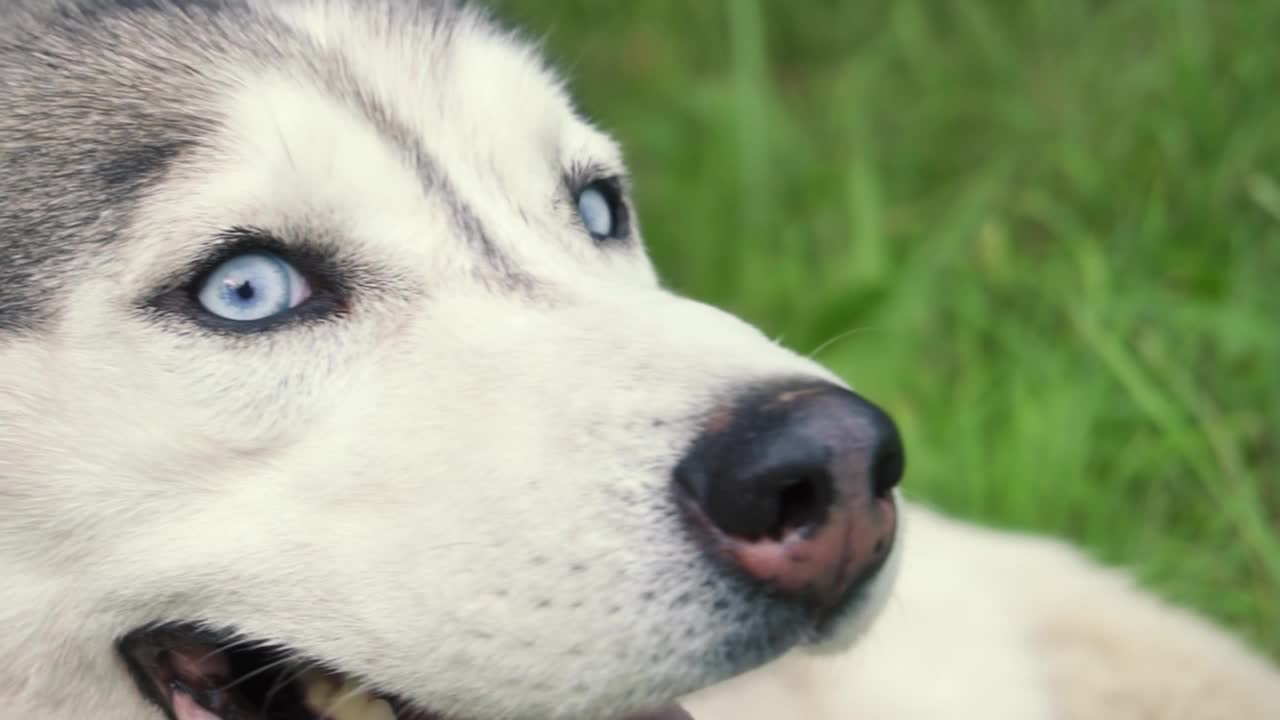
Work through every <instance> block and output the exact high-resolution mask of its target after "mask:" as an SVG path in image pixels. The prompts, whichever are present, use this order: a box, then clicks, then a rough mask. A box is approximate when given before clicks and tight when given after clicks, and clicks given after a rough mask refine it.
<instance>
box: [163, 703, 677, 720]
mask: <svg viewBox="0 0 1280 720" xmlns="http://www.w3.org/2000/svg"><path fill="white" fill-rule="evenodd" d="M179 720H185V718H179ZM201 720H203V719H201ZM626 720H693V716H692V715H690V714H689V713H687V712H685V710H684V708H682V707H680V706H679V705H672V706H671V707H669V708H665V709H663V710H659V711H657V712H654V713H649V714H648V715H632V716H631V717H629V718H626Z"/></svg>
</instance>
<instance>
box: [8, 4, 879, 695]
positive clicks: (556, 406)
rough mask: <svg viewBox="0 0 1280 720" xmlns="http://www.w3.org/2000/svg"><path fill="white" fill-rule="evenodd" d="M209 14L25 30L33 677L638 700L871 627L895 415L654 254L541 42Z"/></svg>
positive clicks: (13, 155)
mask: <svg viewBox="0 0 1280 720" xmlns="http://www.w3.org/2000/svg"><path fill="white" fill-rule="evenodd" d="M214 5H217V3H209V2H204V3H183V4H182V7H181V9H180V10H179V9H175V8H174V7H169V6H168V5H167V4H166V3H157V4H152V3H132V2H129V3H126V2H120V3H105V4H104V3H101V2H99V3H96V4H95V9H94V10H93V11H91V12H89V11H86V12H83V13H71V14H69V15H61V16H59V17H58V19H57V20H55V21H52V22H50V23H40V22H30V21H23V22H21V23H17V24H16V25H14V27H15V28H18V29H14V30H11V31H10V34H9V35H7V36H5V35H3V34H2V33H0V87H4V88H5V91H6V94H7V95H8V96H9V100H6V103H5V104H4V107H3V108H0V252H2V253H3V254H4V255H6V257H5V258H4V259H3V260H4V262H5V265H4V267H3V269H0V285H3V286H4V287H3V289H0V316H2V317H0V571H3V575H4V577H5V582H4V583H2V585H3V587H2V588H0V664H2V665H3V666H4V667H5V668H6V671H5V672H4V673H3V674H2V675H3V676H2V677H0V698H4V699H6V700H7V701H8V702H9V707H14V706H15V705H16V707H19V708H22V707H24V706H26V707H31V708H36V709H38V710H40V711H41V712H43V713H44V714H43V715H42V717H52V718H58V717H63V716H64V715H65V716H67V717H72V716H74V717H83V716H84V714H85V711H86V707H87V706H88V707H90V708H91V709H92V710H93V714H94V716H95V717H105V718H109V719H111V720H117V719H118V720H124V719H125V718H128V719H129V720H135V719H136V718H138V717H151V716H152V715H154V716H156V717H160V716H161V714H162V713H164V712H168V713H169V714H170V715H171V716H172V717H176V718H178V719H179V720H191V719H193V718H211V717H212V718H223V720H233V718H239V717H255V718H256V717H264V718H265V717H286V716H287V717H307V716H308V715H306V714H305V712H304V709H305V708H308V707H309V708H310V710H316V712H317V714H316V715H315V716H316V717H319V716H320V715H319V714H318V713H319V710H317V708H316V707H315V706H314V705H315V703H314V702H312V701H313V700H314V698H311V699H308V697H306V696H307V694H308V693H312V694H314V693H316V692H318V690H317V687H319V686H320V685H322V684H323V683H322V682H320V681H314V678H315V677H316V671H315V667H317V666H323V668H325V669H326V670H328V671H331V673H339V674H341V676H342V677H343V678H346V679H347V680H349V681H352V682H358V683H360V684H361V685H363V686H365V687H367V689H369V690H370V691H371V692H376V693H378V694H380V695H385V696H390V695H394V696H395V697H396V698H397V700H394V701H388V703H387V704H379V701H373V700H369V699H368V698H367V697H363V698H361V699H360V700H359V702H366V701H367V712H368V713H370V714H369V715H368V717H370V718H383V717H386V716H387V715H380V714H378V713H380V712H392V713H394V714H396V715H398V716H399V717H400V718H402V719H404V718H410V717H414V718H437V717H438V718H448V719H450V720H453V719H461V720H493V719H495V718H617V717H621V716H625V715H632V714H634V713H637V712H642V711H645V710H646V709H651V708H654V707H661V706H663V705H665V704H667V703H669V702H670V701H671V700H673V699H674V698H675V697H676V696H679V695H681V694H683V693H687V692H690V691H693V690H696V689H697V688H700V687H703V686H706V685H708V684H710V683H713V682H716V681H718V680H721V679H724V678H726V677H728V676H731V675H734V674H737V673H740V672H743V671H745V670H747V669H750V668H751V667H754V666H756V665H758V664H760V663H762V662H765V661H767V660H769V659H771V658H773V657H776V656H777V655H779V654H781V653H784V652H786V651H787V650H789V649H791V648H793V647H795V646H797V645H806V644H815V643H821V642H823V641H833V642H834V641H838V640H839V639H840V638H847V637H849V636H850V635H851V634H856V631H857V630H858V629H859V628H861V627H863V626H865V625H866V623H867V622H869V621H870V619H871V618H872V617H873V616H874V613H875V611H876V609H877V607H878V604H879V602H880V600H881V599H882V598H883V596H884V594H885V592H886V590H887V587H888V585H889V583H890V575H891V572H889V571H888V570H882V568H886V567H888V568H891V567H892V559H893V555H894V554H895V551H893V550H892V549H891V548H892V547H893V543H892V542H891V541H892V539H893V535H894V509H893V507H894V501H893V498H892V485H893V483H894V482H896V479H897V474H898V473H900V470H901V467H900V456H898V455H896V453H898V450H897V448H896V445H895V443H896V438H894V437H893V436H892V428H891V425H888V424H887V420H885V419H884V418H883V416H881V415H879V414H878V412H877V411H875V410H874V408H871V407H870V406H868V405H866V404H865V403H863V402H862V401H860V400H858V399H857V398H856V397H855V396H852V395H849V394H847V393H845V391H844V390H841V389H839V388H837V387H836V386H835V385H832V383H838V381H836V380H835V378H833V377H832V376H831V375H829V374H828V373H827V372H825V371H824V370H822V369H821V368H820V367H818V366H816V365H814V364H813V363H811V362H809V361H807V360H805V359H802V358H800V357H797V356H795V355H793V354H792V353H790V352H788V351H786V350H784V349H782V348H780V347H778V346H777V345H775V344H774V343H772V342H770V341H769V340H768V339H767V338H765V337H763V336H761V334H760V333H759V332H757V331H756V330H754V329H753V328H751V327H749V326H748V325H746V324H744V323H742V322H740V321H738V320H736V319H734V318H733V317H731V316H728V315H726V314H725V313H722V312H720V311H717V310H715V309H712V308H710V307H707V306H705V305H701V304H698V303H695V302H692V301H689V300H686V299H682V298H679V297H676V296H674V295H673V294H671V293H668V292H666V291H664V290H663V289H662V288H661V287H660V286H659V284H658V283H657V281H656V280H655V274H654V271H653V269H652V267H651V266H650V264H649V262H648V260H647V259H646V257H645V254H644V250H643V247H642V243H641V239H640V235H639V229H638V226H637V223H636V217H635V211H634V210H633V209H632V207H631V205H630V200H629V198H628V194H627V188H628V182H627V180H626V175H625V169H624V167H623V164H622V160H621V157H620V153H619V151H618V148H617V147H616V146H615V144H614V143H613V141H611V140H610V139H609V138H608V137H607V136H605V135H604V134H602V133H601V132H600V131H598V130H596V129H595V128H593V127H592V126H591V125H589V124H588V123H587V122H585V121H584V120H583V119H581V118H580V117H579V116H578V115H577V114H576V113H575V112H574V111H573V109H572V108H571V105H570V103H569V102H568V101H567V99H566V96H565V95H564V93H563V92H562V90H561V88H560V85H559V83H558V82H557V80H556V79H555V78H554V77H553V76H552V75H551V74H549V73H548V72H547V71H546V70H545V69H544V68H543V66H542V65H541V64H540V63H539V62H538V60H537V59H536V57H535V56H534V55H533V54H531V52H530V51H529V50H528V49H527V48H526V46H524V45H522V44H520V43H518V42H516V41H514V40H513V39H512V38H510V37H509V36H507V35H506V34H503V33H501V32H499V31H496V30H494V29H492V27H491V26H490V25H488V24H485V23H484V22H481V21H480V20H478V19H477V18H476V17H475V16H473V15H470V14H467V13H461V12H453V11H438V10H436V9H434V8H432V7H425V6H424V7H419V6H417V5H414V4H410V3H404V4H403V7H395V8H389V7H384V3H381V2H380V3H374V2H359V3H351V4H350V5H347V4H337V3H321V4H317V3H306V4H293V5H289V4H280V3H277V4H275V5H274V6H272V8H271V9H270V10H253V9H249V8H246V7H241V6H239V5H237V4H235V3H228V4H227V7H224V8H217V7H212V6H214ZM206 6H209V7H206ZM356 8H360V9H358V10H357V9H356ZM688 241H689V242H697V238H688ZM895 463H896V465H895ZM815 558H816V559H815ZM806 563H808V564H806ZM307 668H311V670H310V671H309V672H308V673H307V674H306V675H305V677H307V678H312V680H309V681H308V682H311V685H309V686H302V687H298V682H295V681H297V680H298V678H299V677H300V676H303V671H304V670H306V669H307ZM15 671H16V672H15ZM128 671H132V673H131V674H132V675H133V677H132V678H130V677H129V675H130V673H129V672H128ZM251 676H256V679H254V677H251ZM328 677H330V678H332V675H330V676H328ZM268 680H269V681H270V682H269V683H268V682H267V681H268ZM330 681H332V682H337V681H336V680H326V681H325V682H330ZM322 694H323V693H322ZM272 701H275V702H278V703H280V706H281V707H285V706H288V705H289V703H292V706H293V707H294V710H291V711H290V712H296V713H302V714H291V715H276V714H271V712H274V711H271V710H270V707H269V705H270V703H271V702H272ZM317 702H323V701H317ZM24 704H25V705H24ZM409 705H413V706H415V707H417V708H419V709H418V710H416V711H412V710H409V709H408V706H409ZM391 706H394V708H392V707H391ZM422 708H429V711H428V710H422ZM269 711H270V712H269ZM341 712H342V713H346V712H348V711H347V710H343V711H341ZM350 712H355V711H354V710H351V711H350ZM202 713H203V714H202ZM255 713H256V714H255ZM337 716H339V717H345V715H342V714H338V715H337Z"/></svg>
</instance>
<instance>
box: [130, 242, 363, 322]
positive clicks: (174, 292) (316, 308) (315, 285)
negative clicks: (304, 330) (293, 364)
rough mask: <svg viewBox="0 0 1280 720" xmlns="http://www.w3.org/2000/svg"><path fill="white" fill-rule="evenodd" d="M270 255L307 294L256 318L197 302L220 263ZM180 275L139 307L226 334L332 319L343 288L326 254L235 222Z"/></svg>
mask: <svg viewBox="0 0 1280 720" xmlns="http://www.w3.org/2000/svg"><path fill="white" fill-rule="evenodd" d="M255 254H257V255H270V256H273V257H276V258H279V259H280V260H282V261H284V262H286V263H288V264H289V265H291V266H293V268H294V270H296V271H297V272H298V274H299V275H301V276H302V277H303V278H305V279H306V280H307V283H308V284H309V285H310V287H311V296H310V297H308V298H307V299H306V300H304V301H302V302H301V303H299V304H298V306H297V307H293V308H290V309H288V310H285V311H284V312H280V313H276V314H275V315H271V316H268V317H265V318H261V319H258V320H230V319H228V318H224V317H222V316H220V315H216V314H214V313H213V312H211V311H209V310H208V309H206V308H205V307H204V305H203V304H202V303H201V302H200V298H199V296H200V290H201V288H202V287H203V286H204V284H205V283H206V282H208V280H209V278H210V277H212V275H213V273H214V272H216V271H217V270H218V268H220V267H222V265H223V264H224V263H226V262H228V261H230V260H232V259H234V258H237V257H240V256H243V255H255ZM180 278H181V279H180V280H179V281H177V282H176V283H173V284H171V285H169V286H168V287H165V288H163V289H161V290H159V291H157V292H155V293H153V294H152V295H151V298H150V299H149V300H148V301H147V302H145V303H144V309H146V310H148V311H151V312H155V313H159V314H162V315H166V316H169V317H176V318H178V319H180V320H182V321H184V322H187V323H191V324H195V325H196V326H198V327H200V328H201V329H204V330H208V331H212V332H216V333H220V334H228V335H252V334H256V333H263V332H269V331H272V330H278V329H281V328H284V327H286V326H291V325H296V324H299V323H305V322H309V321H316V320H324V319H328V318H332V317H334V316H336V315H339V314H341V313H343V312H345V311H346V309H347V307H348V301H347V297H348V290H347V287H346V285H345V283H343V282H342V276H341V274H339V273H338V272H337V271H336V269H335V264H334V262H333V258H332V256H331V255H329V254H328V253H326V252H324V251H323V250H320V249H318V248H312V247H306V246H301V247H292V246H289V245H287V244H286V243H285V242H284V241H282V240H280V239H279V238H278V237H276V236H275V235H273V234H271V233H268V232H265V231H262V230H259V229H256V228H245V227H237V228H232V229H230V230H227V231H225V232H223V233H221V234H219V236H218V238H217V240H216V241H215V242H214V243H212V245H211V247H210V248H209V250H208V251H207V252H206V253H205V254H203V255H202V256H200V257H199V258H197V259H196V260H195V261H194V262H193V263H192V264H191V265H190V266H189V267H188V268H187V269H186V271H185V272H184V273H182V274H181V275H180Z"/></svg>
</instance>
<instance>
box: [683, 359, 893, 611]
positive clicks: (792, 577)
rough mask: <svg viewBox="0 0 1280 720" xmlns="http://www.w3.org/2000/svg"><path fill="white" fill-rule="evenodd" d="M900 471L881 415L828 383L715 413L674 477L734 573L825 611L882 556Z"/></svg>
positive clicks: (742, 401)
mask: <svg viewBox="0 0 1280 720" xmlns="http://www.w3.org/2000/svg"><path fill="white" fill-rule="evenodd" d="M903 464H904V454H903V449H902V441H901V439H900V438H899V435H898V430H897V428H896V427H895V426H894V423H893V421H892V420H891V419H890V418H889V416H888V415H886V414H885V413H884V411H882V410H881V409H880V408H878V407H876V406H875V405H873V404H871V403H870V402H868V401H866V400H864V399H863V398H861V397H859V396H858V395H856V394H854V393H852V392H850V391H848V390H845V389H843V388H840V387H838V386H836V385H832V384H829V383H814V382H808V383H799V384H797V383H790V384H785V385H774V386H771V387H769V388H766V389H760V390H755V391H752V392H750V393H748V394H746V395H744V396H742V397H740V398H738V399H736V400H735V401H733V402H731V403H729V404H728V405H726V406H724V407H721V408H718V409H717V410H716V411H714V412H713V413H712V415H711V418H710V420H709V421H708V423H707V427H706V428H705V430H704V432H703V434H702V435H701V436H700V437H699V438H698V440H697V441H696V442H695V443H694V446H693V448H692V449H691V450H690V452H689V454H688V455H687V456H686V457H685V458H684V460H683V461H682V462H681V463H680V465H679V466H678V467H677V469H676V475H675V477H676V482H677V486H678V488H679V490H680V492H681V494H682V495H683V496H684V497H685V498H686V499H687V501H688V503H689V505H691V506H692V508H693V511H694V515H695V516H696V517H697V518H698V519H699V520H701V521H702V524H703V525H704V526H705V527H706V530H707V531H708V532H710V533H711V534H712V535H713V536H714V538H715V540H716V543H715V545H716V546H717V547H719V548H720V549H722V550H723V551H726V552H727V553H728V555H729V557H730V558H731V559H732V561H733V562H734V563H735V564H737V565H738V566H739V567H740V568H741V569H743V570H745V571H746V572H747V573H748V574H749V575H751V576H752V577H754V578H756V579H757V580H761V581H764V582H765V583H767V584H769V585H771V586H773V587H774V588H775V589H777V590H781V591H783V592H785V593H788V594H792V595H798V596H802V597H803V598H804V599H808V600H812V601H814V602H815V603H818V604H830V603H835V602H837V601H838V600H839V598H841V597H843V596H844V595H845V594H846V593H847V592H848V591H849V589H850V588H851V586H852V585H853V584H854V583H855V582H856V581H857V580H858V578H860V577H862V576H864V575H865V574H866V572H867V571H868V570H870V569H873V568H874V567H878V566H879V564H880V563H881V562H882V561H883V559H884V556H885V555H886V554H887V552H888V548H889V546H890V544H891V542H890V541H891V540H892V538H893V535H894V533H895V531H896V525H897V517H896V508H895V505H894V502H893V499H892V493H891V491H892V490H893V488H894V487H896V486H897V485H898V482H899V480H901V478H902V471H903Z"/></svg>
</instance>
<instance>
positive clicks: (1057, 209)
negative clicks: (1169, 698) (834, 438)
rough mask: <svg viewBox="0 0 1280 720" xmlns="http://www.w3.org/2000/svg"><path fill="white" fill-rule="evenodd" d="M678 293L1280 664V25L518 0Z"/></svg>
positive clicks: (1073, 9)
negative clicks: (776, 341)
mask: <svg viewBox="0 0 1280 720" xmlns="http://www.w3.org/2000/svg"><path fill="white" fill-rule="evenodd" d="M498 9H499V11H500V14H503V15H505V16H506V17H508V18H510V19H512V20H515V21H517V22H518V23H520V24H521V25H523V26H524V27H525V28H526V29H528V30H529V31H530V32H531V33H532V34H533V35H534V36H535V37H538V38H542V39H543V40H544V41H545V43H546V45H547V47H548V49H549V50H550V51H551V54H552V56H553V58H554V59H555V60H556V62H557V63H558V64H559V65H560V66H561V67H562V68H563V69H564V70H565V71H566V73H567V75H568V76H569V78H570V80H571V83H572V86H573V88H574V89H575V91H576V92H577V94H578V96H579V98H580V99H581V102H582V105H583V109H584V111H585V112H587V113H588V114H589V115H591V116H592V117H594V118H595V119H597V121H598V122H599V123H600V124H601V125H602V126H603V127H605V128H607V129H609V130H611V131H613V132H615V133H616V134H617V135H618V136H619V137H620V138H621V139H622V141H623V142H624V145H625V146H626V148H627V151H628V157H629V160H630V162H631V164H632V168H633V170H634V172H635V175H636V180H637V183H638V199H639V203H640V210H641V221H642V226H643V228H644V230H645V233H646V235H647V239H648V241H649V243H650V244H651V246H652V250H653V254H654V257H655V260H656V262H657V264H658V266H659V268H660V269H661V271H662V272H663V274H664V276H665V278H666V279H667V281H668V283H669V284H670V285H672V286H673V287H675V288H676V289H678V290H680V291H682V292H685V293H688V294H691V295H693V296H696V297H698V298H700V299H705V300H707V301H710V302H714V303H717V304H720V305H722V306H725V307H726V308H729V309H731V310H734V311H736V312H738V313H740V314H742V315H744V316H745V317H747V318H749V319H750V320H752V321H753V322H755V323H757V324H759V325H761V326H762V327H763V328H764V329H765V330H766V331H767V332H769V333H770V334H772V335H774V336H780V337H781V338H782V339H783V341H784V342H785V343H786V344H787V345H788V346H790V347H792V348H793V349H796V350H798V351H800V352H804V353H816V354H817V356H818V358H819V359H820V360H822V361H823V362H824V363H826V364H828V365H830V366H831V367H833V368H835V369H836V370H837V371H839V372H840V373H842V374H843V375H844V376H846V377H847V378H848V379H849V380H850V381H852V382H853V383H855V384H856V385H857V386H858V387H859V389H860V390H862V391H864V392H865V393H866V394H868V395H869V396H871V397H872V398H875V399H876V400H878V401H880V402H881V403H883V404H884V405H885V406H886V407H887V408H889V409H890V411H891V412H893V413H894V414H895V416H896V417H897V419H898V420H899V422H900V423H901V425H902V427H903V431H904V433H905V436H906V440H907V446H908V458H909V461H908V476H907V486H906V487H907V489H908V493H909V494H910V495H912V496H914V497H916V498H918V499H923V500H927V501H929V502H931V503H933V504H936V505H938V506H940V507H942V508H944V509H946V510H948V511H950V512H953V513H955V514H959V515H962V516H965V517H969V518H974V519H978V520H981V521H985V522H989V523H993V524H996V525H1000V526H1004V527H1011V528H1020V529H1033V530H1037V531H1043V532H1048V533H1052V534H1055V535H1058V536H1061V537H1066V538H1070V539H1072V540H1075V541H1078V542H1080V543H1083V544H1084V545H1085V546H1086V547H1087V548H1088V549H1089V551H1090V552H1091V553H1092V554H1093V555H1094V556H1095V557H1097V558H1099V559H1101V560H1103V561H1106V562H1109V563H1114V564H1119V565H1123V566H1125V567H1128V568H1130V569H1131V570H1132V571H1134V572H1136V573H1137V574H1138V576H1139V577H1140V578H1141V579H1142V581H1143V582H1144V583H1146V584H1147V585H1149V586H1150V587H1153V588H1155V589H1157V590H1159V591H1160V592H1162V593H1163V594H1165V595H1166V596H1167V597H1170V598H1172V599H1175V600H1177V601H1179V602H1182V603H1186V604H1189V605H1191V606H1194V607H1197V608H1200V609H1202V610H1204V611H1206V612H1208V613H1210V614H1212V615H1213V616H1214V617H1216V618H1218V619H1220V620H1222V621H1225V622H1228V623H1230V624H1231V625H1233V626H1234V627H1236V628H1238V629H1239V630H1240V631H1242V632H1243V633H1244V634H1245V635H1246V637H1247V638H1248V639H1249V640H1250V641H1251V642H1253V643H1254V644H1255V645H1256V646H1258V647H1260V648H1263V649H1264V650H1266V651H1268V652H1270V653H1271V654H1272V655H1273V656H1275V657H1280V539H1278V536H1280V44H1277V38H1280V3H1266V2H1260V3H1222V2H1214V1H1213V0H1130V1H1129V2H1123V3H1117V2H1101V1H1087V0H1067V1H1060V0H1025V1H1023V2H1018V3H1005V2H1000V1H999V0H989V1H986V2H976V1H975V2H960V1H952V0H945V1H942V0H940V1H937V2H935V1H934V0H892V1H891V2H885V3H881V2H871V1H870V0H844V1H840V0H786V1H785V2H784V1H783V0H770V1H765V2H762V1H758V0H716V1H712V0H706V1H700V2H688V1H687V0H644V2H629V3H620V2H603V1H601V0H594V1H592V0H556V1H555V2H547V1H546V0H500V1H499V2H498Z"/></svg>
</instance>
